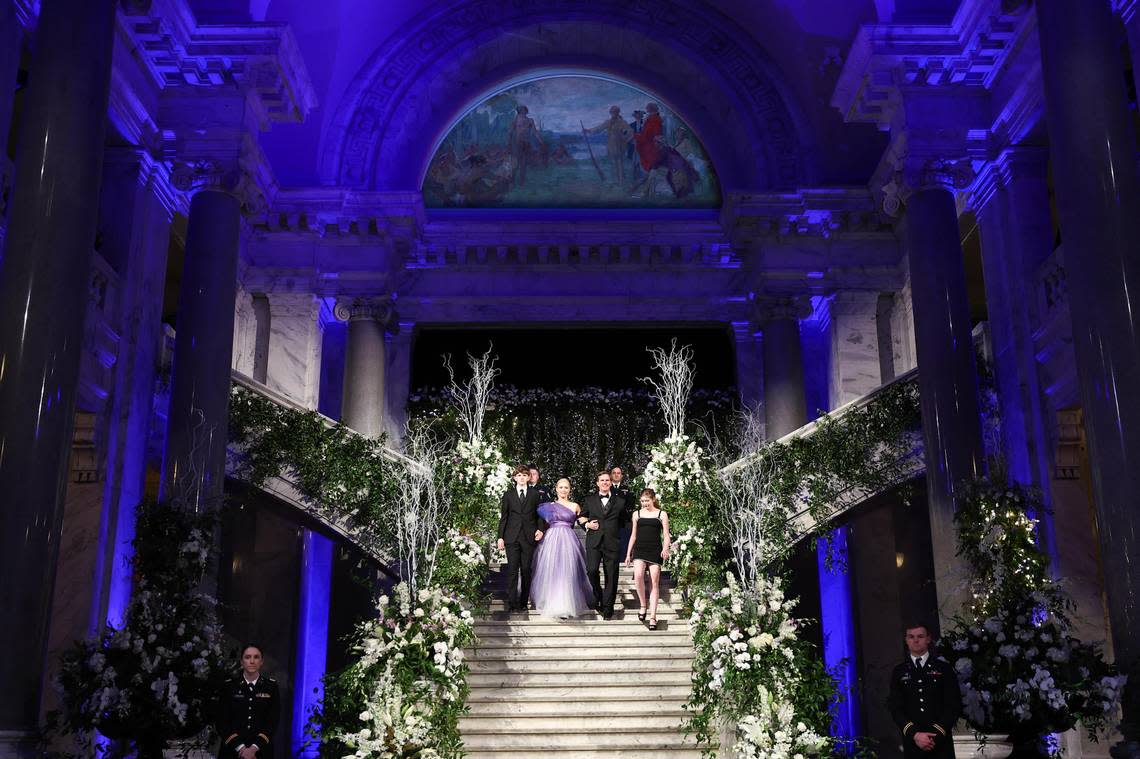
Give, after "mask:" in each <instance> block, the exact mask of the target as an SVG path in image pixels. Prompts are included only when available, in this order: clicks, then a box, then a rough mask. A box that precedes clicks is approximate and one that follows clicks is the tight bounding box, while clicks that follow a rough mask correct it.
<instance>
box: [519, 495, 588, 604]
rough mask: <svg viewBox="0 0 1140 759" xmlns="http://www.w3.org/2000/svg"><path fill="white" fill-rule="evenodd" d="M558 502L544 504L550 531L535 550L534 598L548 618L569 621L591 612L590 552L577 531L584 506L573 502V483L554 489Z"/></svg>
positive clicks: (541, 510)
mask: <svg viewBox="0 0 1140 759" xmlns="http://www.w3.org/2000/svg"><path fill="white" fill-rule="evenodd" d="M554 492H555V493H557V494H558V500H556V501H554V502H552V503H543V504H540V505H539V507H538V515H539V517H541V518H542V519H545V520H546V522H547V524H549V525H550V526H549V528H547V530H546V533H545V534H544V535H543V536H542V541H541V542H540V543H539V544H538V547H537V548H536V549H535V551H534V565H533V570H532V572H531V583H530V597H531V600H532V601H534V608H536V609H537V610H538V612H539V613H540V614H542V616H544V617H553V618H557V619H567V618H569V617H576V616H578V615H579V614H584V613H586V612H588V611H590V607H591V604H590V599H591V597H592V595H593V591H592V590H590V581H589V579H587V577H586V552H585V549H584V548H583V547H582V541H581V540H579V538H578V535H577V534H576V533H575V532H574V523H575V521H576V520H577V519H578V514H579V512H581V507H579V506H578V504H576V503H574V502H573V501H571V500H570V480H568V479H566V478H565V477H564V478H562V479H561V480H559V481H558V484H557V485H556V486H555V488H554Z"/></svg>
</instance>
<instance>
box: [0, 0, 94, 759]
mask: <svg viewBox="0 0 1140 759" xmlns="http://www.w3.org/2000/svg"><path fill="white" fill-rule="evenodd" d="M114 19H115V3H114V2H112V0H44V3H43V5H42V6H41V11H40V17H39V26H38V31H37V37H36V45H35V54H34V57H33V61H32V66H31V69H30V70H31V78H30V81H29V85H28V94H27V100H26V103H25V109H24V113H23V116H22V121H21V128H20V137H19V146H20V149H19V154H18V156H17V161H16V179H15V188H14V191H13V203H12V209H11V214H10V217H11V226H10V227H9V230H8V240H7V245H6V250H5V251H4V258H3V265H2V269H0V419H3V423H2V424H0V493H3V501H4V505H3V507H2V508H0V576H2V577H3V578H4V579H3V581H2V582H0V608H2V609H4V611H5V614H6V617H7V618H6V621H5V624H3V625H0V683H3V684H4V687H3V688H2V689H0V753H7V754H8V755H19V753H18V752H22V751H26V752H27V755H28V756H32V755H34V753H35V752H33V751H32V749H31V747H30V746H27V745H25V744H22V743H21V740H22V738H21V737H20V736H22V735H26V736H34V734H35V732H36V729H37V727H36V726H37V723H38V718H39V705H40V693H41V687H42V678H43V664H44V655H45V646H46V642H47V625H48V616H49V614H50V610H51V598H52V584H53V582H54V579H55V567H56V559H57V556H58V553H59V535H60V527H61V520H62V517H63V492H64V481H65V479H64V478H65V475H66V471H67V462H68V452H69V448H70V444H71V432H72V427H73V416H74V411H75V390H76V383H77V379H78V372H79V357H80V348H81V344H82V342H83V316H84V309H83V308H82V304H83V303H85V302H86V300H87V279H88V273H89V262H90V260H91V251H92V248H93V244H94V241H95V226H96V219H97V213H98V208H97V204H96V203H94V202H93V200H92V199H93V198H95V197H97V195H98V191H99V176H100V171H101V169H102V164H103V134H104V127H105V123H106V114H107V96H108V87H109V82H110V72H111V41H112V30H113V28H114ZM17 578H19V580H18V581H17Z"/></svg>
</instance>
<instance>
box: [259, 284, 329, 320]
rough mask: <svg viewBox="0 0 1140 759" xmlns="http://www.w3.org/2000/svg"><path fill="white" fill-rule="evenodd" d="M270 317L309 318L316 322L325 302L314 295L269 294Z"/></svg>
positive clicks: (267, 297) (266, 296) (267, 295)
mask: <svg viewBox="0 0 1140 759" xmlns="http://www.w3.org/2000/svg"><path fill="white" fill-rule="evenodd" d="M265 298H266V300H268V301H269V314H270V316H307V317H309V318H310V319H312V320H313V321H316V320H317V318H318V317H319V316H320V312H321V307H322V306H323V305H324V300H323V299H321V298H318V297H317V296H316V295H314V294H313V293H290V292H272V291H270V292H267V293H265Z"/></svg>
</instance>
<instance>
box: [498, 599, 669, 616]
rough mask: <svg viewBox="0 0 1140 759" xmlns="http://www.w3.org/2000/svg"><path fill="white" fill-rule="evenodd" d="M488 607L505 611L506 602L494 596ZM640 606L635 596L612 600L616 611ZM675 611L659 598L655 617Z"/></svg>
mask: <svg viewBox="0 0 1140 759" xmlns="http://www.w3.org/2000/svg"><path fill="white" fill-rule="evenodd" d="M489 608H490V611H492V612H506V610H507V602H506V601H504V600H503V599H501V598H495V599H493V600H492V601H491V603H490V605H489ZM640 608H641V603H640V602H638V600H637V599H636V598H633V597H632V596H631V597H629V598H622V597H618V598H616V599H615V602H614V611H617V612H620V611H622V610H623V609H624V610H625V611H627V612H629V611H632V612H633V613H634V614H637V612H638V610H639V609H640ZM677 611H678V609H677V607H676V606H673V605H672V604H670V603H669V602H668V600H667V599H661V602H660V603H659V604H658V605H657V617H658V618H660V617H664V616H666V615H669V614H671V615H673V616H676V615H677ZM530 613H531V614H535V615H538V612H537V611H536V610H535V609H531V610H530ZM593 613H594V614H596V612H593ZM590 615H591V612H585V613H584V614H582V615H581V616H580V617H576V619H588V618H589V617H590Z"/></svg>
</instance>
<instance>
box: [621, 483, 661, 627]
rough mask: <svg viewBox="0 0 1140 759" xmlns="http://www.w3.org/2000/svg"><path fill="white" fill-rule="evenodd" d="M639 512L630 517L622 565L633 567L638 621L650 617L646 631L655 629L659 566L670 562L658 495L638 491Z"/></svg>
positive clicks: (659, 587) (659, 592)
mask: <svg viewBox="0 0 1140 759" xmlns="http://www.w3.org/2000/svg"><path fill="white" fill-rule="evenodd" d="M639 500H640V504H641V508H639V509H638V510H637V511H636V512H634V514H633V539H632V540H631V541H630V546H629V548H628V549H626V554H625V565H626V566H627V567H628V566H630V565H631V564H632V565H633V582H634V585H635V586H636V588H637V600H638V602H639V603H640V605H641V608H640V609H639V610H638V613H637V618H638V619H639V620H641V621H642V622H644V621H645V617H646V615H647V614H648V616H649V629H650V630H656V629H657V602H658V600H659V599H660V598H661V562H663V561H665V559H667V558H669V542H670V540H669V515H668V514H666V513H665V512H664V511H663V510H662V509H661V504H660V502H658V500H657V493H655V492H653V490H651V489H650V488H646V489H645V490H642V491H641V497H640V499H639ZM646 570H648V571H649V584H650V588H649V593H648V595H647V594H646V591H645V572H646Z"/></svg>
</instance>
